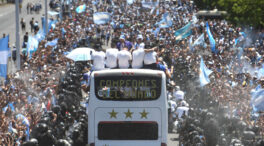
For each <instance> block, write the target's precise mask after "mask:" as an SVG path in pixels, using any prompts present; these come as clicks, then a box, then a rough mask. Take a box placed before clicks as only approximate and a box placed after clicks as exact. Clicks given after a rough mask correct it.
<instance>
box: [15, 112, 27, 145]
mask: <svg viewBox="0 0 264 146" xmlns="http://www.w3.org/2000/svg"><path fill="white" fill-rule="evenodd" d="M16 119H17V120H20V121H22V124H23V125H26V127H27V129H26V132H25V133H26V135H27V136H26V140H27V141H28V140H29V126H30V123H29V121H28V119H27V118H26V117H25V116H24V115H22V114H17V115H16Z"/></svg>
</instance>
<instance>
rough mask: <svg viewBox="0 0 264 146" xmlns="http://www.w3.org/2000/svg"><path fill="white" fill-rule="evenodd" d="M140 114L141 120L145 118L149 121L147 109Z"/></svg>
mask: <svg viewBox="0 0 264 146" xmlns="http://www.w3.org/2000/svg"><path fill="white" fill-rule="evenodd" d="M140 114H141V119H143V118H145V119H147V115H148V112H146V111H145V109H144V110H143V112H140Z"/></svg>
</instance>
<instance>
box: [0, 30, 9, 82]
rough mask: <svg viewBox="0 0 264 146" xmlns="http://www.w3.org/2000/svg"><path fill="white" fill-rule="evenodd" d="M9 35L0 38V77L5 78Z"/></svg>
mask: <svg viewBox="0 0 264 146" xmlns="http://www.w3.org/2000/svg"><path fill="white" fill-rule="evenodd" d="M8 41H9V35H8V36H6V37H5V38H2V39H0V77H4V78H6V75H7V62H8V55H9V50H10V49H9V48H8Z"/></svg>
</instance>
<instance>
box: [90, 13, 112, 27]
mask: <svg viewBox="0 0 264 146" xmlns="http://www.w3.org/2000/svg"><path fill="white" fill-rule="evenodd" d="M110 19H111V15H110V14H109V13H108V12H97V13H94V14H93V21H94V23H95V24H98V25H100V24H106V23H108V22H109V21H110Z"/></svg>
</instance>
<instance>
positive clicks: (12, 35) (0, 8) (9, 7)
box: [0, 0, 49, 73]
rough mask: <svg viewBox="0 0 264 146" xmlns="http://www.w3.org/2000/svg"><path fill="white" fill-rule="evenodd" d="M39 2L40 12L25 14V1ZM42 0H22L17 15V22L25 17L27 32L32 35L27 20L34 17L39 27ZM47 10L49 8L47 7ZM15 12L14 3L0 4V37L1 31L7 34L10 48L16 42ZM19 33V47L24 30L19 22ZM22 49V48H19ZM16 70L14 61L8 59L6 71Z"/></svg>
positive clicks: (42, 12) (12, 71) (0, 35)
mask: <svg viewBox="0 0 264 146" xmlns="http://www.w3.org/2000/svg"><path fill="white" fill-rule="evenodd" d="M29 2H30V3H33V4H35V3H41V5H42V9H41V10H40V12H39V13H38V14H37V13H34V12H33V13H32V14H27V3H29ZM44 2H45V1H44V0H23V3H22V9H21V13H20V15H19V22H20V20H21V18H24V19H25V22H26V31H25V32H29V35H33V34H32V33H31V31H30V25H29V21H30V20H31V19H32V17H34V20H37V21H38V22H39V26H40V28H41V16H42V15H43V14H44V10H45V7H44V6H45V4H44ZM48 2H49V0H48ZM48 11H49V9H48ZM15 19H16V13H15V4H4V5H0V38H2V35H3V33H5V34H6V35H8V34H9V47H10V49H11V50H12V48H13V45H15V43H16V20H15ZM19 30H20V31H19V33H20V49H21V47H22V43H23V36H24V34H25V32H22V29H21V25H20V23H19ZM21 50H22V49H21ZM15 71H16V67H15V63H14V62H13V61H12V60H11V59H9V63H8V73H14V72H15Z"/></svg>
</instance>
